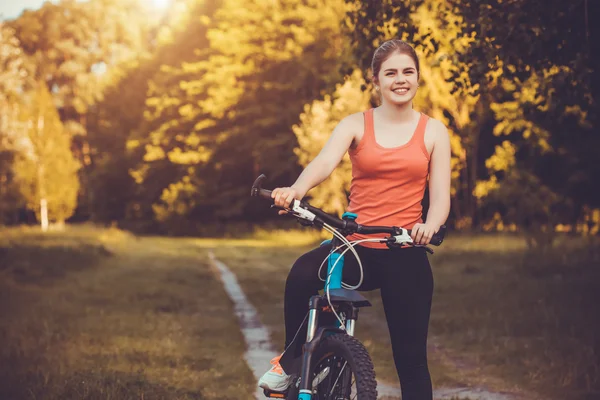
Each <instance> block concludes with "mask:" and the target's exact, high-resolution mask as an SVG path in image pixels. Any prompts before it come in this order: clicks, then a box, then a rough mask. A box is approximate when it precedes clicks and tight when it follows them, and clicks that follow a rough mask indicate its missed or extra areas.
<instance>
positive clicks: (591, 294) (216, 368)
mask: <svg viewBox="0 0 600 400" xmlns="http://www.w3.org/2000/svg"><path fill="white" fill-rule="evenodd" d="M318 239H319V237H318V236H317V235H315V234H306V233H303V232H281V231H279V232H272V233H265V232H263V233H262V234H259V235H255V237H253V238H251V239H246V240H243V239H231V240H224V239H212V240H211V239H191V238H180V239H172V238H137V237H134V236H132V235H129V234H127V233H124V232H121V231H118V230H107V229H91V228H72V227H71V228H69V229H68V230H67V231H66V232H50V233H48V234H43V235H42V234H41V233H39V232H38V231H37V230H34V229H10V230H0V299H1V300H0V312H1V315H2V319H1V320H0V339H1V340H2V344H3V345H2V346H0V363H1V366H0V399H11V400H20V399H51V400H54V399H56V400H58V399H90V400H96V399H98V400H100V399H113V400H121V399H123V400H125V399H145V400H148V399H152V400H154V399H156V400H158V399H249V398H251V396H252V393H253V392H254V379H253V377H252V375H251V373H250V371H249V369H248V368H247V366H246V364H245V363H244V362H242V361H241V359H242V357H243V352H244V344H243V338H242V336H241V334H240V332H239V330H238V327H237V321H236V319H235V316H234V314H233V310H232V304H231V303H230V301H229V300H228V299H227V297H226V294H225V292H224V291H223V289H222V287H221V285H220V284H219V282H218V281H217V279H216V278H215V275H214V273H213V272H212V271H211V269H210V266H209V264H208V259H207V254H208V252H209V251H210V250H213V251H214V252H215V254H216V256H217V257H218V258H219V259H221V260H222V261H224V262H225V263H226V264H227V265H228V266H229V267H230V268H231V269H232V270H233V271H234V272H235V273H236V274H237V275H238V278H239V280H240V283H241V285H242V287H243V288H244V290H245V291H246V294H247V295H248V297H249V298H250V300H251V301H252V302H253V304H254V305H255V306H256V307H257V308H258V310H259V313H260V316H261V318H262V320H263V322H264V323H265V324H266V325H267V326H269V327H270V329H271V332H272V339H273V342H274V343H275V344H276V345H278V346H281V344H282V342H283V320H282V318H283V316H282V309H283V307H282V304H283V287H284V282H285V278H286V275H287V272H288V270H289V267H290V266H291V264H292V263H293V261H294V260H295V259H296V258H297V257H298V256H299V255H300V254H302V253H303V252H304V251H306V250H308V249H310V248H311V247H312V246H313V245H314V243H315V242H317V241H318ZM430 260H431V262H432V265H433V270H434V275H435V281H436V286H435V294H434V305H433V310H432V318H431V335H430V367H431V371H432V376H433V379H434V384H435V386H436V387H441V386H463V385H474V386H477V385H482V386H485V387H487V388H488V389H491V390H496V391H498V390H512V389H515V388H518V389H519V390H522V391H525V392H529V393H533V392H535V393H538V394H539V396H538V398H543V399H565V400H592V399H599V398H600V370H599V366H600V360H599V354H600V339H599V338H600V313H599V312H598V310H597V306H598V304H600V302H599V297H600V251H599V246H598V243H597V242H595V243H591V242H589V243H588V242H581V241H578V240H576V239H569V240H567V241H566V242H565V244H563V245H561V247H560V248H557V249H556V250H554V251H553V252H551V253H548V254H545V255H534V254H528V253H526V251H525V246H524V242H523V240H522V239H521V238H518V237H512V236H501V235H488V236H464V235H463V236H460V235H452V236H451V237H450V238H449V239H447V241H446V242H444V246H443V247H441V248H440V249H438V251H436V254H435V255H434V256H432V257H431V258H430ZM368 297H369V298H370V299H371V301H372V303H373V305H374V307H372V308H371V309H369V310H365V311H363V312H362V314H361V317H360V321H359V325H358V336H359V338H360V339H361V340H363V341H364V343H365V344H366V346H367V348H368V349H369V351H370V353H371V354H372V356H373V358H374V361H375V364H376V370H377V374H378V376H379V377H380V378H382V379H383V380H386V381H389V382H395V381H396V376H395V371H394V368H393V365H392V359H391V355H390V350H389V339H388V337H387V328H386V326H385V321H384V319H383V315H382V310H381V305H380V302H379V298H378V293H376V292H373V293H369V294H368ZM267 367H268V366H265V368H267ZM528 398H529V399H531V398H534V397H532V396H529V397H528Z"/></svg>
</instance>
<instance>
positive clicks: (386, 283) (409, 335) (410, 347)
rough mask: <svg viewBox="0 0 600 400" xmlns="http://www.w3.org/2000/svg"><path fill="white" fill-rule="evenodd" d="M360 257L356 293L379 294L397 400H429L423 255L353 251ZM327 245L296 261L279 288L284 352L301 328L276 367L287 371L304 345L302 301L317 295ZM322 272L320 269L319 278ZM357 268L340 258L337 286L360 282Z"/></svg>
mask: <svg viewBox="0 0 600 400" xmlns="http://www.w3.org/2000/svg"><path fill="white" fill-rule="evenodd" d="M356 249H357V251H358V254H359V256H360V259H361V262H362V265H363V270H364V272H363V273H364V278H363V282H362V285H361V286H360V288H359V289H358V290H361V291H369V290H374V289H381V298H382V301H383V309H384V311H385V316H386V319H387V323H388V328H389V331H390V338H391V342H392V351H393V354H394V362H395V364H396V370H397V371H398V377H399V378H400V384H401V387H402V399H403V400H431V399H432V390H431V377H430V376H429V369H428V367H427V328H428V325H429V313H430V310H431V297H432V294H433V275H432V273H431V266H430V265H429V260H428V259H427V254H426V253H425V250H423V249H419V248H406V249H393V250H387V249H371V248H365V247H362V246H356ZM330 250H331V245H326V246H322V247H319V248H316V249H314V250H312V251H310V252H308V253H306V254H304V255H302V256H301V257H300V258H299V259H298V260H297V261H296V262H295V263H294V265H293V267H292V269H291V271H290V273H289V275H288V278H287V282H286V285H285V307H284V313H285V332H286V339H285V341H286V343H285V347H286V348H288V346H290V343H291V342H292V339H293V338H294V336H295V335H296V332H297V331H298V328H299V327H300V325H302V328H301V329H300V332H298V334H297V339H296V340H294V342H293V343H291V346H290V347H289V348H288V350H287V351H286V352H285V355H284V356H283V357H282V359H281V365H282V367H283V368H284V369H285V368H287V369H291V366H292V365H293V363H294V362H295V360H296V361H297V358H298V357H299V356H300V355H301V354H302V344H303V343H304V341H305V340H306V324H305V323H304V324H303V321H304V318H305V316H306V314H307V312H308V300H309V299H310V297H311V296H313V295H315V294H317V291H318V290H320V289H323V285H324V284H323V282H322V281H321V280H319V278H318V277H317V272H318V270H319V266H320V265H321V263H322V261H323V260H324V259H325V257H327V255H328V254H329V252H330ZM326 272H327V263H325V265H324V266H323V270H322V272H321V275H322V277H324V274H326ZM359 274H360V272H359V268H358V263H357V262H356V259H355V258H354V256H353V255H352V254H351V253H350V252H347V253H346V255H345V262H344V271H343V281H344V282H346V283H348V284H351V285H356V284H357V283H358V280H359V278H360V275H359Z"/></svg>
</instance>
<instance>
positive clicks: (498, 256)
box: [213, 235, 600, 400]
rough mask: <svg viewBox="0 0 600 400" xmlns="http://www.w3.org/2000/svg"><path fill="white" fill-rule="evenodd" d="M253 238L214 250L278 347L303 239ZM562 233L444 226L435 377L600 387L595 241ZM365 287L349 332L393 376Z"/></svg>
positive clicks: (593, 392) (557, 393)
mask: <svg viewBox="0 0 600 400" xmlns="http://www.w3.org/2000/svg"><path fill="white" fill-rule="evenodd" d="M284 237H285V235H284ZM271 239H272V238H271ZM257 242H260V247H257V248H253V247H251V246H249V244H248V243H245V244H243V245H238V244H237V243H236V242H235V241H228V242H226V243H222V244H221V245H220V246H218V247H216V248H215V254H216V256H217V257H218V258H219V259H221V260H222V261H224V262H225V263H226V264H227V265H228V266H229V267H230V268H231V269H232V270H233V271H234V272H235V273H236V274H237V275H238V278H239V280H240V284H241V285H242V287H243V288H244V290H245V291H246V293H247V295H248V297H249V299H250V301H251V302H252V303H253V304H254V305H255V306H257V308H258V310H259V313H260V316H261V318H262V320H263V323H265V324H266V325H267V326H269V328H270V329H271V332H272V340H273V342H274V343H275V344H276V345H277V346H278V347H281V346H282V343H283V335H284V331H283V312H282V309H283V307H282V305H283V288H284V283H285V278H286V276H287V272H288V270H289V268H290V266H291V264H292V263H293V262H294V260H295V259H296V258H297V257H298V256H299V255H301V254H302V253H303V252H305V251H307V250H309V249H310V248H311V246H310V245H308V244H307V243H302V244H301V245H299V246H293V245H291V244H290V243H289V242H288V243H285V244H282V245H276V244H275V243H276V242H274V241H272V240H263V241H257ZM269 243H271V245H270V246H269ZM562 243H563V244H562V245H561V247H559V248H557V249H554V250H553V251H551V252H550V253H547V254H545V255H536V254H533V253H529V252H528V251H527V249H526V247H525V242H524V241H523V239H522V238H520V237H516V236H510V235H481V236H465V235H451V236H450V238H448V239H447V240H446V242H445V243H444V245H443V246H442V247H441V248H439V249H437V251H436V254H435V255H434V256H432V257H430V260H431V263H432V266H433V270H434V276H435V294H434V304H433V309H432V316H431V325H430V327H431V330H430V332H431V333H430V348H429V358H430V369H431V372H432V379H433V381H434V385H435V386H437V387H440V386H462V385H483V386H485V387H487V388H489V389H491V390H498V391H500V390H508V391H516V392H523V391H531V392H536V393H539V394H540V396H541V397H542V398H547V399H550V398H559V399H567V398H568V399H569V400H576V399H589V400H591V399H596V398H598V397H599V396H600V359H599V355H600V341H599V338H600V313H598V311H597V305H598V304H600V302H599V300H600V246H598V243H597V242H582V241H581V240H580V239H577V238H563V242H562ZM214 244H215V243H213V245H214ZM367 297H368V298H369V299H370V300H371V302H372V303H373V305H374V307H373V308H372V309H368V310H365V311H363V312H362V313H361V316H360V319H359V324H358V332H357V336H358V337H359V338H360V339H361V340H362V341H363V342H364V343H365V345H366V346H367V348H368V350H369V352H370V353H371V355H372V357H373V359H374V362H375V366H376V372H377V375H378V377H380V378H382V379H383V380H384V381H389V382H395V381H396V380H397V377H396V373H395V369H394V366H393V361H392V359H391V354H390V347H389V338H388V335H387V327H386V325H385V319H384V317H383V311H382V307H381V304H380V303H381V302H380V299H379V295H378V293H377V292H373V293H369V294H367Z"/></svg>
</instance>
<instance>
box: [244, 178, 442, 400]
mask: <svg viewBox="0 0 600 400" xmlns="http://www.w3.org/2000/svg"><path fill="white" fill-rule="evenodd" d="M265 179H266V176H265V175H260V176H259V177H258V178H257V179H256V180H255V181H254V184H253V185H252V189H251V192H250V195H251V196H257V197H263V198H266V199H269V200H273V199H272V198H271V191H270V190H266V189H263V188H262V183H263V181H264V180H265ZM272 207H274V206H272ZM286 211H287V212H288V214H289V215H291V216H293V217H296V218H297V219H298V221H299V222H300V223H301V224H302V225H305V226H315V227H318V228H322V229H325V230H327V231H329V232H330V233H332V234H333V238H332V239H330V240H328V241H325V242H323V243H322V245H325V244H329V243H331V244H332V251H331V253H330V254H329V256H328V257H327V258H326V261H327V275H326V278H325V279H324V281H325V285H324V289H323V291H324V294H323V295H316V296H313V297H311V299H310V303H309V312H308V325H307V335H306V342H305V343H304V345H303V347H302V360H301V365H300V367H299V368H298V369H299V371H290V372H291V375H292V383H291V385H290V386H289V387H288V389H287V390H286V391H284V392H275V391H270V390H267V389H264V394H265V396H266V397H269V398H280V399H287V400H353V399H358V400H376V399H377V382H376V380H375V370H374V368H373V362H372V360H371V357H370V356H369V353H368V352H367V349H366V348H365V347H364V345H363V344H362V343H361V342H360V341H358V340H357V339H356V338H355V337H354V331H355V328H356V321H357V319H358V312H359V309H360V308H362V307H369V306H371V303H370V302H369V301H368V300H367V299H366V298H364V297H363V296H362V295H361V294H360V293H358V292H356V291H354V290H353V289H357V288H358V287H359V286H360V285H361V283H362V264H361V262H360V258H359V257H358V254H357V253H356V250H355V249H354V246H356V245H357V244H359V243H362V242H367V241H371V242H378V243H385V244H386V245H387V246H388V247H390V248H392V247H402V246H415V247H423V248H425V250H426V251H428V252H429V253H431V254H433V250H432V249H431V248H429V247H427V246H422V245H417V244H415V243H413V240H412V238H411V236H410V230H408V229H405V228H400V227H395V226H391V227H390V226H364V225H360V224H358V223H357V222H355V219H356V217H357V216H356V214H352V213H348V212H346V213H344V214H343V215H342V218H341V219H339V218H337V217H334V216H332V215H330V214H327V213H326V212H324V211H323V210H321V209H319V208H317V207H313V206H311V205H310V204H308V203H307V202H306V201H299V200H294V201H293V202H292V204H291V207H290V208H289V209H286ZM445 231H446V227H445V226H444V225H443V226H442V227H441V228H440V230H439V231H438V233H436V234H435V235H434V236H433V238H432V239H431V241H430V244H432V245H435V246H439V245H440V244H442V242H443V240H444V236H445ZM353 233H363V234H376V233H383V234H389V235H390V236H388V237H385V238H383V239H377V238H374V239H363V240H358V241H353V242H350V241H348V240H347V239H346V236H348V235H350V234H353ZM348 251H350V252H352V253H353V254H354V256H355V257H356V259H357V261H358V264H359V267H360V271H361V278H360V280H359V283H358V284H357V285H355V286H349V285H346V284H345V283H343V282H342V270H343V266H344V255H345V254H346V252H348ZM324 263H325V260H324V261H323V264H321V268H322V267H323V265H324ZM319 271H320V270H319ZM319 275H320V274H319ZM321 313H331V314H333V315H334V316H335V318H336V324H335V325H322V324H319V316H320V315H321Z"/></svg>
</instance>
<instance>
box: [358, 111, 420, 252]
mask: <svg viewBox="0 0 600 400" xmlns="http://www.w3.org/2000/svg"><path fill="white" fill-rule="evenodd" d="M364 119H365V131H364V134H363V137H362V139H361V141H360V143H359V144H358V146H357V147H356V148H355V149H350V150H349V151H348V153H349V155H350V161H351V162H352V183H351V185H350V204H349V206H348V211H350V212H353V213H356V214H357V215H358V217H357V219H356V222H358V223H359V224H361V225H379V226H381V225H384V226H398V227H402V228H407V229H411V228H412V227H413V225H414V224H416V223H418V222H422V219H421V216H422V211H423V207H422V205H421V201H422V200H423V196H424V194H425V185H426V184H427V176H428V174H429V152H428V151H427V148H426V147H425V140H424V137H425V127H426V126H427V120H428V119H429V117H428V116H427V115H425V114H421V117H420V118H419V123H418V124H417V129H416V130H415V132H414V133H413V135H412V137H411V138H410V140H409V141H408V143H406V144H404V145H401V146H397V147H391V148H386V147H382V146H380V145H379V144H378V143H377V141H376V140H375V131H374V127H373V109H370V110H368V111H366V112H365V113H364ZM385 236H387V235H385V234H380V235H361V234H354V235H351V236H348V239H349V240H359V239H365V238H376V237H385ZM361 245H363V246H365V247H371V248H377V249H386V248H387V246H386V245H385V244H384V243H369V242H365V243H361Z"/></svg>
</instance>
